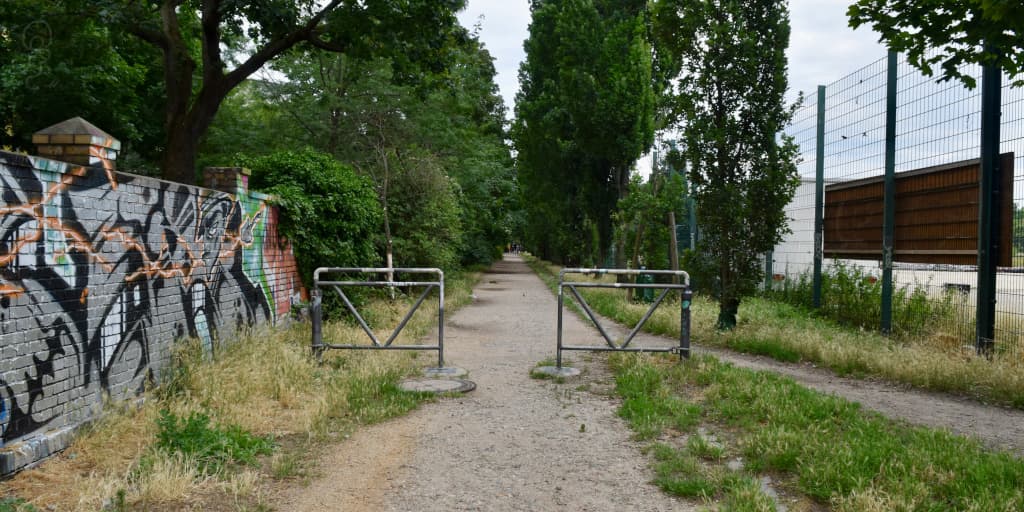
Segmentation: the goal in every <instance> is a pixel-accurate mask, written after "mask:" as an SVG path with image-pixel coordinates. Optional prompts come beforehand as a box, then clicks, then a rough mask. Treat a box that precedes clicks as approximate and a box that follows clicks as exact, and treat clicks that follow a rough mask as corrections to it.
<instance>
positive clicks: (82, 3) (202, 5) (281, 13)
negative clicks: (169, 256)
mask: <svg viewBox="0 0 1024 512" xmlns="http://www.w3.org/2000/svg"><path fill="white" fill-rule="evenodd" d="M65 2H66V4H67V7H68V10H69V12H70V13H72V14H75V15H79V16H84V17H86V18H88V19H95V20H99V21H100V22H101V23H102V24H105V25H110V26H115V27H118V28H120V29H121V30H124V31H126V32H127V33H130V34H132V35H134V36H136V37H138V38H139V39H141V40H142V41H145V42H146V43H148V44H150V45H152V46H153V47H155V48H156V49H158V50H159V52H160V54H161V55H162V59H161V65H162V67H163V82H164V88H165V91H166V104H165V109H164V112H165V115H164V123H163V128H164V134H165V137H166V144H165V147H164V154H163V164H162V169H163V175H164V177H165V178H167V179H170V180H174V181H178V182H182V183H193V182H194V181H195V159H196V154H197V150H198V146H199V142H200V139H201V138H202V136H203V134H204V133H206V130H207V129H208V128H209V127H210V124H211V122H212V121H213V119H214V116H215V115H216V114H217V110H218V109H219V108H220V105H221V103H223V101H224V99H225V98H226V97H227V96H228V94H229V93H230V92H231V91H232V90H234V89H235V88H236V87H238V86H239V85H240V84H241V83H242V82H243V81H244V80H246V79H247V78H248V77H249V76H251V75H252V74H253V73H255V72H256V71H258V70H259V69H260V68H262V67H263V66H264V65H265V64H267V63H268V62H270V61H272V60H273V59H275V58H277V57H278V56H280V55H281V54H283V53H284V52H286V51H288V50H290V49H292V48H294V47H296V46H299V45H304V46H308V47H314V48H317V49H321V50H326V51H333V52H346V53H365V54H372V53H374V52H375V51H378V50H380V49H381V48H386V49H387V51H389V52H394V53H398V54H401V55H403V56H404V57H403V62H412V61H415V60H431V59H434V60H438V61H441V60H443V59H441V58H440V56H441V54H443V52H444V47H445V44H446V42H447V41H448V39H449V38H450V37H451V32H452V31H451V29H452V27H455V26H457V23H456V20H455V16H454V13H455V12H456V11H457V10H458V9H460V8H461V7H462V6H463V2H462V0H443V1H436V0H435V1H430V0H401V1H399V0H378V1H374V2H362V1H355V0H330V1H329V2H315V1H313V0H259V1H250V2H242V1H237V0H146V1H141V2H139V1H136V0H65ZM226 50H227V51H226ZM236 61H237V63H236ZM232 66H233V67H232Z"/></svg>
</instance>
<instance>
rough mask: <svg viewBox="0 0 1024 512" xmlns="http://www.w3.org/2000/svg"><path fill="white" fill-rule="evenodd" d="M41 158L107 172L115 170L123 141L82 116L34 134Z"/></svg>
mask: <svg viewBox="0 0 1024 512" xmlns="http://www.w3.org/2000/svg"><path fill="white" fill-rule="evenodd" d="M32 143H33V144H35V145H36V148H37V152H38V153H39V156H43V157H47V158H52V159H54V160H61V161H64V162H68V163H72V164H77V165H82V166H85V167H99V168H102V169H106V170H108V171H113V170H115V169H116V161H117V154H118V152H119V151H121V142H120V141H119V140H117V139H115V138H114V137H112V136H110V134H108V133H106V132H104V131H103V130H100V129H99V128H97V127H96V126H94V125H93V124H92V123H90V122H89V121H86V120H85V119H82V118H81V117H73V118H71V119H68V120H67V121H63V122H60V123H57V124H55V125H53V126H50V127H48V128H43V129H42V130H39V131H38V132H36V133H35V134H34V135H32Z"/></svg>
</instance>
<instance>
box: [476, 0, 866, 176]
mask: <svg viewBox="0 0 1024 512" xmlns="http://www.w3.org/2000/svg"><path fill="white" fill-rule="evenodd" d="M851 3H853V0H791V1H790V5H789V10H790V25H791V27H792V35H791V38H790V46H789V51H788V56H789V85H790V91H791V92H790V95H789V97H790V99H792V98H795V97H796V94H797V91H804V93H805V94H813V93H814V91H815V90H816V88H817V86H818V85H827V84H829V83H831V82H833V81H835V80H837V79H839V78H842V77H843V76H845V75H848V74H850V73H852V72H853V71H855V70H857V69H859V68H861V67H863V66H865V65H867V64H870V63H872V62H874V61H876V60H878V59H881V58H883V57H885V48H884V47H883V46H882V45H881V44H879V43H878V42H877V41H878V37H877V35H876V34H875V33H874V32H872V31H871V30H870V29H869V28H866V27H862V28H860V29H857V30H853V29H851V28H850V27H849V25H848V24H847V19H846V9H847V7H848V6H849V5H850V4H851ZM459 20H460V21H461V22H462V24H463V26H465V27H467V28H470V29H472V28H473V27H474V26H475V25H476V24H478V23H479V25H480V39H481V40H482V41H483V42H484V45H485V46H486V47H487V49H488V51H490V53H491V56H493V57H494V59H495V62H494V65H495V67H496V68H497V71H498V77H497V82H498V87H499V88H500V89H501V95H502V97H504V99H505V105H506V106H508V111H509V114H510V115H511V113H512V112H513V111H514V108H515V95H516V91H518V90H519V78H518V73H519V63H520V62H521V61H522V60H523V58H524V53H523V40H525V39H526V37H527V36H528V35H529V30H528V28H529V25H530V9H529V2H528V0H469V5H468V7H467V8H466V9H465V10H464V11H462V12H461V13H460V14H459ZM649 158H650V157H645V158H644V159H642V161H641V162H639V163H638V165H637V167H638V169H639V170H640V171H641V173H642V174H646V173H647V171H648V170H649V168H650V160H649Z"/></svg>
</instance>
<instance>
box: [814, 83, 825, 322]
mask: <svg viewBox="0 0 1024 512" xmlns="http://www.w3.org/2000/svg"><path fill="white" fill-rule="evenodd" d="M824 240H825V86H824V85H819V86H818V130H817V142H816V143H815V153H814V282H813V285H812V290H813V291H812V292H811V295H812V301H813V305H814V307H815V308H820V307H821V260H822V258H823V257H824V254H823V250H824V247H823V244H824Z"/></svg>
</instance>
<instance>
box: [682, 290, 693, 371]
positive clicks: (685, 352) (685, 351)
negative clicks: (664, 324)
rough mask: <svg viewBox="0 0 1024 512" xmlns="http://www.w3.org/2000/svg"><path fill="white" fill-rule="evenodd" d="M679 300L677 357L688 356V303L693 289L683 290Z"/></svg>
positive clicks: (683, 357)
mask: <svg viewBox="0 0 1024 512" xmlns="http://www.w3.org/2000/svg"><path fill="white" fill-rule="evenodd" d="M680 298H681V299H682V300H680V301H679V359H680V360H682V359H689V358H690V304H691V303H692V301H693V290H690V289H689V288H687V289H685V290H683V292H682V294H681V297H680Z"/></svg>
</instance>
